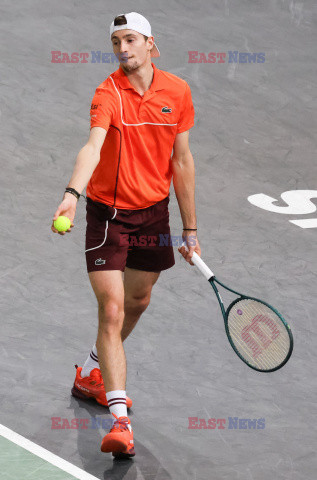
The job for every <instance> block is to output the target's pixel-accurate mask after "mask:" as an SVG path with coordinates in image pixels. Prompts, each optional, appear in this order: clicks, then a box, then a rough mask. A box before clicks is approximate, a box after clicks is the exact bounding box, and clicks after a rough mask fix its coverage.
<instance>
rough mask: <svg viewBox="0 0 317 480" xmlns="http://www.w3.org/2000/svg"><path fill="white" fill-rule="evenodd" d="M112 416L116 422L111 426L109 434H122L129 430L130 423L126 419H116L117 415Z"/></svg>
mask: <svg viewBox="0 0 317 480" xmlns="http://www.w3.org/2000/svg"><path fill="white" fill-rule="evenodd" d="M112 415H113V416H114V417H115V418H116V421H115V422H114V424H113V425H112V428H111V432H116V431H119V432H124V431H125V430H129V429H128V424H129V423H130V421H129V419H128V417H119V418H118V417H117V415H115V414H114V413H113V414H112Z"/></svg>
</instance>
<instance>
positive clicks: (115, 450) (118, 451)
mask: <svg viewBox="0 0 317 480" xmlns="http://www.w3.org/2000/svg"><path fill="white" fill-rule="evenodd" d="M100 450H101V451H102V452H103V453H112V456H113V457H115V458H130V457H134V455H135V451H134V447H131V448H130V450H129V451H128V452H127V446H126V444H125V443H124V442H121V441H120V440H118V439H117V440H116V439H113V440H108V442H107V448H105V447H104V446H103V445H101V448H100Z"/></svg>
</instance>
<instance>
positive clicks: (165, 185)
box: [87, 63, 194, 210]
mask: <svg viewBox="0 0 317 480" xmlns="http://www.w3.org/2000/svg"><path fill="white" fill-rule="evenodd" d="M152 67H153V69H154V76H153V81H152V83H151V86H150V88H149V90H147V91H146V92H145V94H144V96H143V97H142V96H141V95H140V94H139V93H138V92H137V91H136V90H135V89H134V87H132V85H131V84H130V82H129V79H128V77H127V75H126V74H125V73H124V71H123V70H122V69H121V67H119V69H118V70H117V71H115V72H114V73H112V74H111V75H110V76H109V77H108V78H107V79H106V80H105V81H104V82H103V83H102V84H101V85H99V87H98V88H97V89H96V93H95V95H94V98H93V100H92V105H91V110H90V115H91V128H93V127H102V128H104V129H105V130H107V135H106V138H105V141H104V144H103V146H102V148H101V152H100V162H99V164H98V165H97V167H96V169H95V171H94V173H93V175H92V177H91V179H90V181H89V183H88V185H87V195H88V197H90V198H91V199H92V200H95V201H97V202H102V203H105V204H107V205H112V206H114V207H116V208H119V209H129V210H130V209H131V210H136V209H140V208H146V207H149V206H151V205H153V204H154V203H157V202H159V201H160V200H162V199H163V198H165V197H167V195H168V194H169V189H170V184H171V179H172V171H171V154H172V150H173V145H174V141H175V137H176V134H177V133H181V132H185V131H186V130H189V129H190V128H191V127H192V126H193V125H194V107H193V102H192V98H191V92H190V88H189V86H188V84H187V83H186V82H185V80H182V79H181V78H178V77H176V75H173V74H171V73H168V72H164V71H163V70H159V69H158V68H156V67H155V65H154V64H153V63H152Z"/></svg>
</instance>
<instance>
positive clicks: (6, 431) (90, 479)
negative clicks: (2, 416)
mask: <svg viewBox="0 0 317 480" xmlns="http://www.w3.org/2000/svg"><path fill="white" fill-rule="evenodd" d="M0 435H1V436H2V437H4V438H6V439H7V440H10V441H11V442H13V443H15V444H16V445H19V446H20V447H22V448H24V449H25V450H27V451H28V452H31V453H33V454H34V455H36V456H37V457H40V458H42V459H43V460H46V461H47V462H49V463H51V464H52V465H54V466H55V467H58V468H60V469H61V470H64V472H67V473H69V474H70V475H73V477H75V478H78V479H80V480H99V479H97V477H94V476H93V475H90V473H87V472H85V471H84V470H82V469H81V468H78V467H76V466H75V465H73V464H71V463H69V462H67V460H64V459H63V458H60V457H58V456H57V455H55V454H54V453H52V452H49V451H48V450H46V449H45V448H43V447H40V446H39V445H37V444H36V443H33V442H31V440H28V439H27V438H24V437H22V435H19V434H18V433H16V432H14V431H13V430H10V428H7V427H5V426H4V425H1V423H0Z"/></svg>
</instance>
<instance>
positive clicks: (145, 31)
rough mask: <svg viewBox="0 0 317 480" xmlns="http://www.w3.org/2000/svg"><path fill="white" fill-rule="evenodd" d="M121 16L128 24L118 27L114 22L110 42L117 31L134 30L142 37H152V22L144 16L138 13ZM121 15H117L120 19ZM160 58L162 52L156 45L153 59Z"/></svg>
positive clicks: (153, 49) (111, 27) (152, 53)
mask: <svg viewBox="0 0 317 480" xmlns="http://www.w3.org/2000/svg"><path fill="white" fill-rule="evenodd" d="M120 15H123V16H124V17H125V18H126V20H127V23H125V24H124V25H116V26H115V24H114V21H113V22H112V24H111V25H110V40H111V37H112V34H113V33H114V32H116V31H117V30H134V31H135V32H139V33H141V34H142V35H145V36H146V37H151V36H152V33H151V25H150V22H149V21H148V20H147V19H146V18H145V17H143V15H140V13H136V12H130V13H121V14H120ZM120 15H117V16H118V17H119V16H120ZM159 56H160V51H159V49H158V48H157V46H156V44H155V43H154V46H153V48H152V50H151V57H159Z"/></svg>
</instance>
